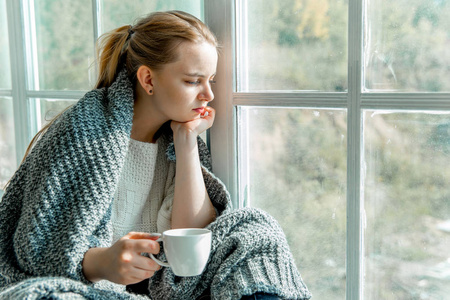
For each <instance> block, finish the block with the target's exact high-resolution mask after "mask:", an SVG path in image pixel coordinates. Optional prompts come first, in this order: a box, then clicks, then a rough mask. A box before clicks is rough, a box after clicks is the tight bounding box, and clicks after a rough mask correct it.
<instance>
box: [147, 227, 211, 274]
mask: <svg viewBox="0 0 450 300" xmlns="http://www.w3.org/2000/svg"><path fill="white" fill-rule="evenodd" d="M152 235H159V236H160V237H159V238H158V239H157V240H156V241H157V242H159V241H162V242H163V244H164V253H165V254H166V258H167V262H163V261H160V260H159V259H157V258H155V257H154V256H153V254H150V256H151V258H152V259H153V260H154V261H155V262H156V263H158V264H159V265H160V266H163V267H170V268H172V271H173V273H175V275H177V276H181V277H187V276H197V275H200V274H201V273H202V272H203V270H204V269H205V266H206V263H207V262H208V258H209V253H210V252H211V231H210V230H208V229H197V228H182V229H171V230H166V231H164V232H163V233H162V236H161V234H159V233H158V234H152Z"/></svg>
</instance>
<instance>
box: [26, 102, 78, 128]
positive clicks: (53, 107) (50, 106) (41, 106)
mask: <svg viewBox="0 0 450 300" xmlns="http://www.w3.org/2000/svg"><path fill="white" fill-rule="evenodd" d="M36 100H37V102H35V103H37V104H38V106H37V109H38V110H39V111H40V113H39V117H40V120H39V121H38V127H39V128H42V126H44V125H45V124H47V123H48V122H50V121H51V120H53V119H54V118H55V117H56V116H57V115H58V114H59V113H60V112H62V111H63V110H64V109H66V108H67V107H69V106H71V105H74V104H75V103H77V101H78V100H57V99H31V101H36Z"/></svg>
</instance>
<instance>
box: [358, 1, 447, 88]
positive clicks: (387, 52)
mask: <svg viewBox="0 0 450 300" xmlns="http://www.w3.org/2000/svg"><path fill="white" fill-rule="evenodd" d="M367 12H368V14H367V25H366V26H365V28H366V33H365V34H366V37H365V43H366V45H365V48H366V49H365V55H364V56H365V57H364V59H365V66H366V69H365V87H366V89H368V90H375V91H382V90H389V91H399V92H413V91H430V92H440V91H447V92H448V91H450V80H448V79H449V78H450V68H449V67H448V66H449V65H450V51H448V48H449V38H450V18H449V17H448V16H449V15H450V2H449V1H441V0H436V1H431V0H397V1H390V0H368V1H367Z"/></svg>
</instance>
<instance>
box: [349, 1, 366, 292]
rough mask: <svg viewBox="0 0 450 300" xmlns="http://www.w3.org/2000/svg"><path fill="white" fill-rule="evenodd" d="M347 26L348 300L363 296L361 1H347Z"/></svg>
mask: <svg viewBox="0 0 450 300" xmlns="http://www.w3.org/2000/svg"><path fill="white" fill-rule="evenodd" d="M348 15H349V23H348V27H349V28H348V89H349V93H348V126H347V128H348V129H347V130H348V140H347V282H346V285H347V288H346V292H347V296H346V298H347V299H349V300H356V299H362V295H363V232H362V226H361V224H362V222H361V221H362V212H363V211H364V206H363V205H364V204H363V197H362V190H361V183H362V179H361V175H362V174H361V153H362V138H361V133H362V127H361V89H362V84H361V83H362V64H361V61H362V50H363V48H362V45H363V41H362V36H363V0H349V14H348Z"/></svg>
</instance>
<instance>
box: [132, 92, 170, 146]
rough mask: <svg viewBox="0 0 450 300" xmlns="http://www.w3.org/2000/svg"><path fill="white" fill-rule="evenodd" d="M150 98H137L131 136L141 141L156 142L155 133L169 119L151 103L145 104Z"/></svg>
mask: <svg viewBox="0 0 450 300" xmlns="http://www.w3.org/2000/svg"><path fill="white" fill-rule="evenodd" d="M144 101H148V99H136V100H135V103H134V114H133V127H132V129H131V138H132V139H134V140H137V141H140V142H147V143H155V142H156V140H157V138H158V137H157V136H155V134H156V133H157V132H158V130H159V129H160V128H161V126H162V125H163V124H164V123H165V122H166V121H167V120H165V119H163V118H161V115H158V114H157V113H156V111H155V109H152V108H151V107H149V105H143V103H144Z"/></svg>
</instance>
